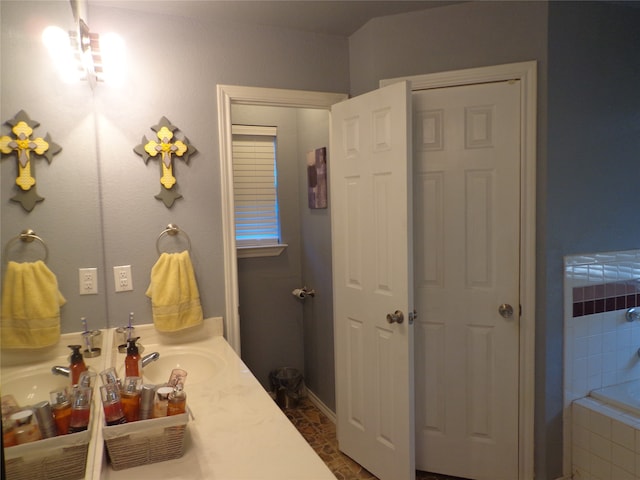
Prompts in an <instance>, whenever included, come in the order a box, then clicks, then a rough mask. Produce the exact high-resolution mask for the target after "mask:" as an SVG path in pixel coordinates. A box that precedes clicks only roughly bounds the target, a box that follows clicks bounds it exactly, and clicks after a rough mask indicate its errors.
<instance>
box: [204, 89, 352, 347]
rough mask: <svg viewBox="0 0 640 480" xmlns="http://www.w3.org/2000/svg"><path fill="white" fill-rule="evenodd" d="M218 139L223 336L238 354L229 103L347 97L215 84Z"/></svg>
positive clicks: (305, 102)
mask: <svg viewBox="0 0 640 480" xmlns="http://www.w3.org/2000/svg"><path fill="white" fill-rule="evenodd" d="M217 95H218V138H219V141H220V196H221V200H222V212H221V214H222V244H223V245H222V253H223V256H224V258H223V261H224V292H225V306H226V307H225V318H224V326H225V335H226V339H227V341H228V342H229V344H230V345H231V347H232V348H233V349H234V350H235V351H236V353H237V354H238V355H240V315H239V312H238V307H239V302H238V261H237V253H236V227H235V219H234V217H235V214H234V200H233V164H232V154H231V147H232V144H231V104H232V103H235V104H243V105H263V106H271V107H298V108H319V109H325V110H329V109H330V108H331V105H333V104H335V103H338V102H342V101H343V100H346V99H347V98H348V95H347V94H345V93H326V92H310V91H302V90H283V89H276V88H257V87H241V86H235V85H218V86H217Z"/></svg>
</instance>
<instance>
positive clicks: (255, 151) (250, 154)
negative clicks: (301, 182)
mask: <svg viewBox="0 0 640 480" xmlns="http://www.w3.org/2000/svg"><path fill="white" fill-rule="evenodd" d="M232 134H233V142H232V143H233V189H234V202H235V223H236V243H237V246H238V247H249V246H260V245H276V244H278V243H279V241H280V221H279V215H278V174H277V169H276V128H275V127H256V126H246V125H233V127H232Z"/></svg>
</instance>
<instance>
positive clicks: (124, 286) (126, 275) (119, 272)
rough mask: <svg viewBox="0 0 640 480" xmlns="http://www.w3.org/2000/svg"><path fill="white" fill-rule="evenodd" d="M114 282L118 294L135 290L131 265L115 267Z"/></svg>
mask: <svg viewBox="0 0 640 480" xmlns="http://www.w3.org/2000/svg"><path fill="white" fill-rule="evenodd" d="M113 280H114V281H115V286H116V292H128V291H129V290H133V280H132V278H131V265H121V266H119V267H113Z"/></svg>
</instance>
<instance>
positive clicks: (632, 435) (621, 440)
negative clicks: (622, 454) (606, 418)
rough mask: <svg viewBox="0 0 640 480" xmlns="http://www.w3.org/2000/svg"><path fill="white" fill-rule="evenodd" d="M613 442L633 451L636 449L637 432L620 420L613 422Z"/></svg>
mask: <svg viewBox="0 0 640 480" xmlns="http://www.w3.org/2000/svg"><path fill="white" fill-rule="evenodd" d="M611 441H612V442H613V443H615V444H617V445H620V446H622V447H624V448H628V449H629V450H631V451H635V448H636V432H635V430H634V428H633V427H632V426H630V425H628V424H626V423H623V422H622V421H620V420H613V421H612V422H611Z"/></svg>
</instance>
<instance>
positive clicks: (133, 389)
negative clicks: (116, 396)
mask: <svg viewBox="0 0 640 480" xmlns="http://www.w3.org/2000/svg"><path fill="white" fill-rule="evenodd" d="M141 389H142V378H140V377H126V378H125V379H124V386H123V387H122V392H120V401H121V402H122V411H123V412H124V416H125V418H126V419H127V423H129V422H137V421H138V420H139V419H140V390H141Z"/></svg>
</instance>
